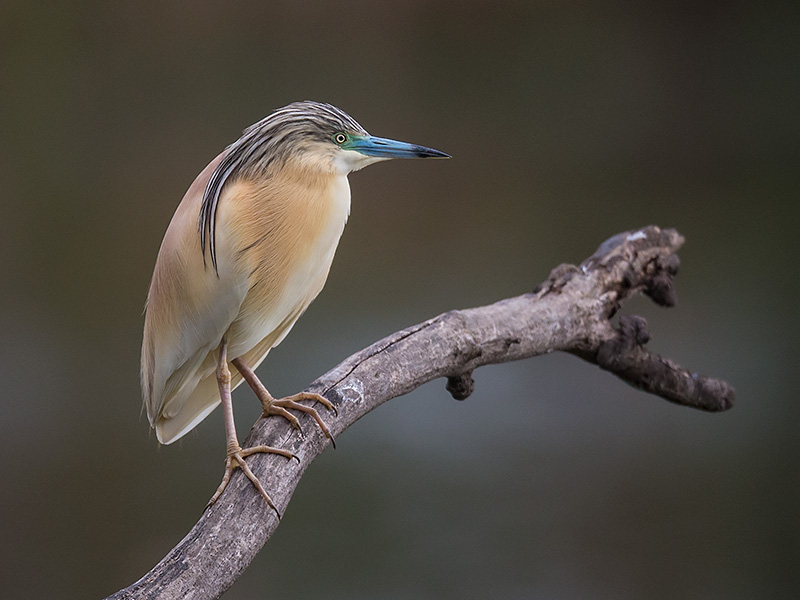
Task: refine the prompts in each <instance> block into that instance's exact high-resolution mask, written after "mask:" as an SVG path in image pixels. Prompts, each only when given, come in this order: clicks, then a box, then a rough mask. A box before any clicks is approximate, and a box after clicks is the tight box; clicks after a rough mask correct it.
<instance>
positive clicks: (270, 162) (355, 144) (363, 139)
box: [231, 101, 449, 175]
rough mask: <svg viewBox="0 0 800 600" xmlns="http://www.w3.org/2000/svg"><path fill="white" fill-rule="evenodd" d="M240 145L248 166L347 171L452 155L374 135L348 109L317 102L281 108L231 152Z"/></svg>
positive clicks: (232, 148)
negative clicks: (397, 160)
mask: <svg viewBox="0 0 800 600" xmlns="http://www.w3.org/2000/svg"><path fill="white" fill-rule="evenodd" d="M237 147H238V149H239V150H240V151H241V152H242V154H241V155H240V159H241V160H242V163H240V165H241V166H242V167H245V168H247V167H251V168H255V169H265V170H266V169H270V168H281V167H282V166H284V165H285V164H287V163H290V162H291V163H295V164H296V165H297V166H300V165H302V166H303V167H305V168H309V169H312V170H321V171H326V172H336V173H339V174H343V175H345V174H347V173H349V172H351V171H357V170H358V169H361V168H363V167H365V166H367V165H369V164H372V163H374V162H378V161H380V160H387V159H390V158H449V156H448V155H447V154H445V153H444V152H439V151H438V150H433V149H432V148H426V147H424V146H418V145H416V144H409V143H406V142H399V141H396V140H389V139H385V138H379V137H375V136H372V135H370V134H369V133H367V131H366V130H365V129H364V128H363V127H361V125H359V124H358V123H357V122H356V121H355V119H353V118H352V117H351V116H350V115H348V114H347V113H345V112H344V111H342V110H340V109H338V108H336V107H335V106H331V105H330V104H323V103H320V102H312V101H304V102H295V103H293V104H289V105H288V106H285V107H283V108H280V109H278V110H276V111H275V112H274V113H272V114H271V115H269V116H268V117H266V118H265V119H263V120H261V121H259V122H258V123H256V124H255V125H253V126H252V127H250V128H248V129H247V130H245V132H244V135H243V136H242V137H241V138H240V139H239V140H238V141H237V142H235V143H234V144H233V145H232V146H231V151H232V152H236V151H237ZM244 163H247V164H246V165H245V164H244ZM248 170H249V169H248Z"/></svg>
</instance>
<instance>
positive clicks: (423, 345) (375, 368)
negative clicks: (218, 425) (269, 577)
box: [109, 226, 734, 599]
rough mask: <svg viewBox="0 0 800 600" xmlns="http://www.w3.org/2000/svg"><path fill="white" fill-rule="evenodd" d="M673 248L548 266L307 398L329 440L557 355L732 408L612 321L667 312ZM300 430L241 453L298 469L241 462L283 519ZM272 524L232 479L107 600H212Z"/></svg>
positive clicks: (640, 322) (389, 342)
mask: <svg viewBox="0 0 800 600" xmlns="http://www.w3.org/2000/svg"><path fill="white" fill-rule="evenodd" d="M682 244H683V238H682V237H681V236H680V235H679V234H678V232H677V231H675V230H672V229H665V230H661V229H659V228H658V227H654V226H651V227H646V228H644V229H641V230H639V231H633V232H625V233H621V234H619V235H616V236H614V237H613V238H611V239H609V240H607V241H606V242H604V243H603V244H602V245H601V246H600V247H599V248H598V250H597V252H596V253H595V254H594V255H592V256H591V257H589V258H588V259H587V260H586V261H584V262H583V263H582V264H581V265H580V266H573V265H560V266H559V267H556V268H555V269H554V270H553V271H552V273H551V274H550V276H549V277H548V279H547V280H546V281H545V282H544V283H542V284H541V285H539V286H538V287H537V288H536V289H535V290H534V291H533V292H531V293H528V294H524V295H522V296H517V297H515V298H508V299H506V300H501V301H500V302H497V303H495V304H492V305H490V306H483V307H480V308H472V309H467V310H454V311H450V312H448V313H445V314H443V315H440V316H438V317H434V318H433V319H430V320H428V321H425V322H424V323H420V324H418V325H414V326H413V327H409V328H407V329H404V330H402V331H398V332H397V333H395V334H392V335H390V336H388V337H386V338H384V339H382V340H380V341H378V342H376V343H374V344H372V345H371V346H369V347H368V348H365V349H364V350H362V351H361V352H358V353H356V354H354V355H353V356H351V357H350V358H348V359H346V360H345V361H344V362H342V363H341V364H340V365H338V366H337V367H336V368H334V369H333V370H331V371H330V372H328V373H326V374H325V375H323V376H322V377H320V378H319V379H317V380H316V381H315V382H314V383H312V384H311V385H310V386H309V387H308V388H307V391H310V392H319V393H321V394H323V395H324V396H325V397H327V398H328V399H329V400H331V402H333V403H334V404H335V405H336V407H337V409H338V416H337V417H335V418H334V417H333V416H331V415H327V416H326V420H327V421H328V422H329V423H330V428H331V431H332V432H333V434H334V435H336V434H338V433H341V432H342V431H344V430H345V429H346V428H347V427H349V426H350V425H352V424H353V423H354V422H355V421H356V420H358V419H359V418H360V417H362V416H363V415H365V414H366V413H368V412H369V411H371V410H373V409H374V408H376V407H378V406H379V405H381V404H383V403H384V402H386V401H387V400H390V399H392V398H395V397H397V396H401V395H403V394H406V393H408V392H410V391H412V390H413V389H415V388H417V387H419V386H420V385H422V384H424V383H427V382H428V381H431V380H433V379H437V378H439V377H443V378H446V379H447V390H448V391H449V392H450V393H451V394H452V395H453V397H454V398H456V399H458V400H463V399H464V398H466V397H467V396H469V394H470V393H471V392H472V389H473V380H472V375H471V374H472V371H473V370H475V369H476V368H478V367H480V366H482V365H486V364H493V363H501V362H506V361H511V360H520V359H523V358H530V357H533V356H539V355H541V354H547V353H550V352H554V351H563V352H570V353H572V354H575V355H577V356H580V357H581V358H583V359H584V360H587V361H589V362H592V363H595V364H597V365H599V366H600V367H601V368H602V369H605V370H606V371H610V372H611V373H613V374H615V375H616V376H618V377H620V378H622V379H623V380H625V381H626V382H628V383H630V384H631V385H633V386H635V387H637V388H639V389H641V390H643V391H646V392H650V393H652V394H657V395H659V396H661V397H663V398H665V399H667V400H669V401H670V402H674V403H677V404H682V405H685V406H690V407H692V408H698V409H701V410H707V411H721V410H726V409H728V408H730V407H731V406H732V405H733V400H734V391H733V388H732V387H731V386H730V385H728V384H727V383H726V382H724V381H720V380H717V379H712V378H708V377H703V376H700V375H697V374H696V373H693V372H690V371H688V370H686V369H684V368H683V367H680V366H679V365H677V364H675V363H674V362H673V361H671V360H669V359H666V358H662V357H660V356H657V355H655V354H652V353H650V352H649V351H648V350H647V349H646V348H645V344H646V342H647V341H648V339H649V335H648V333H647V331H646V328H645V325H646V324H645V322H644V319H642V318H641V317H629V316H621V317H620V319H619V324H618V326H616V327H615V326H614V325H613V324H612V322H611V319H612V317H613V316H614V315H615V314H616V313H617V311H618V310H619V309H620V307H621V306H622V304H623V303H624V301H625V300H626V299H627V298H629V297H630V296H632V295H634V294H640V293H641V294H645V295H647V296H649V297H650V298H651V299H652V300H653V301H654V302H656V303H658V304H661V305H664V306H672V305H673V304H674V303H675V292H674V288H673V281H672V280H673V276H674V275H675V273H676V272H677V270H678V266H679V260H678V256H677V254H676V252H677V251H678V249H679V248H680V247H681V245H682ZM303 418H304V419H307V417H303ZM304 422H305V421H304ZM305 431H307V432H308V434H309V435H308V436H307V437H300V436H297V435H292V434H291V432H290V431H289V427H288V425H287V423H286V422H285V421H284V420H283V419H268V420H264V419H260V420H259V421H257V422H256V424H255V426H254V427H253V429H252V431H251V432H250V435H249V436H248V438H247V439H246V440H245V444H244V445H245V447H247V446H253V445H259V444H268V445H273V446H280V447H285V448H288V449H289V450H291V451H292V452H294V453H295V454H297V455H298V457H299V464H298V462H296V461H292V460H286V459H285V458H282V457H278V456H274V455H266V454H257V455H253V456H252V457H251V458H250V459H249V460H248V462H249V464H250V465H251V468H252V469H253V471H254V473H255V474H256V475H257V476H258V477H259V478H260V480H261V481H262V483H263V484H264V486H265V487H266V489H267V490H268V492H269V494H270V496H271V498H272V500H273V502H274V503H275V505H276V507H277V508H278V510H280V511H281V512H283V510H284V509H285V507H286V505H287V504H288V502H289V499H290V498H291V495H292V493H293V492H294V489H295V487H296V485H297V483H298V481H299V480H300V477H301V476H302V475H303V472H304V471H305V469H306V467H308V465H309V464H310V463H311V461H313V460H314V458H315V457H316V456H317V455H318V454H320V453H321V452H322V450H323V449H324V448H325V446H326V445H327V444H328V440H327V439H326V438H325V437H324V436H323V435H322V434H321V433H320V432H319V430H318V428H316V427H313V426H312V425H311V424H310V422H308V423H306V427H305ZM278 523H279V521H278V518H277V516H276V514H275V512H274V511H273V510H271V509H270V508H269V506H268V505H267V503H266V502H264V499H263V498H262V497H261V496H260V495H259V494H258V492H257V491H256V490H255V488H254V487H253V486H252V484H251V483H250V482H249V481H248V480H247V479H246V478H245V477H244V476H243V475H242V474H241V473H237V474H234V477H233V478H232V481H231V483H230V485H229V486H228V488H227V489H226V490H225V492H224V494H223V495H222V496H221V497H220V499H219V500H218V501H217V502H216V504H214V505H213V506H211V507H210V508H209V509H208V510H206V512H205V513H204V514H203V515H202V516H201V517H200V520H199V521H198V522H197V524H196V525H195V526H194V527H193V528H192V530H191V531H190V532H189V533H188V535H187V536H186V537H185V538H184V539H183V540H181V542H180V543H179V544H178V545H177V546H175V548H173V549H172V550H171V551H170V552H169V554H167V556H165V557H164V558H163V559H162V560H161V562H159V563H158V564H157V565H156V566H155V567H154V568H153V569H152V570H151V571H150V572H149V573H147V574H146V575H145V576H144V577H142V579H140V580H139V581H137V582H136V583H134V584H133V585H131V586H130V587H128V588H126V589H124V590H121V591H119V592H117V593H116V594H114V595H112V596H109V598H153V599H155V598H158V599H178V598H180V599H200V598H216V597H218V596H220V595H221V594H222V593H223V592H224V591H225V590H226V589H228V588H229V587H230V586H231V585H232V584H233V582H234V581H235V580H236V579H237V577H238V576H239V575H240V574H241V573H242V571H244V569H245V568H247V566H248V565H249V564H250V562H251V561H252V560H253V558H254V557H255V555H256V554H257V553H258V551H259V550H260V549H261V547H262V546H263V545H264V543H266V541H267V540H268V539H269V538H270V536H271V535H272V533H273V532H274V531H275V529H276V528H277V526H278Z"/></svg>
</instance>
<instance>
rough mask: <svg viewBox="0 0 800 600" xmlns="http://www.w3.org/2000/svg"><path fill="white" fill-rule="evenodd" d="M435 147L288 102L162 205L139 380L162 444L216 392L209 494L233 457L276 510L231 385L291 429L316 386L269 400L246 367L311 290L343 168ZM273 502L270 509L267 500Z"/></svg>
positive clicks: (339, 216) (342, 187) (323, 107)
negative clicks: (220, 456) (219, 430)
mask: <svg viewBox="0 0 800 600" xmlns="http://www.w3.org/2000/svg"><path fill="white" fill-rule="evenodd" d="M446 157H448V155H447V154H445V153H443V152H439V151H438V150H433V149H431V148H425V147H423V146H417V145H414V144H408V143H405V142H398V141H395V140H388V139H384V138H379V137H373V136H371V135H369V134H368V133H367V132H366V131H365V130H364V128H363V127H361V125H359V124H358V123H357V122H356V121H355V120H353V119H352V118H351V117H350V116H348V115H347V114H346V113H344V112H343V111H341V110H339V109H338V108H336V107H334V106H331V105H329V104H321V103H318V102H310V101H306V102H296V103H294V104H290V105H288V106H286V107H284V108H281V109H279V110H277V111H275V112H274V113H272V114H271V115H269V116H268V117H266V118H265V119H263V120H261V121H259V122H258V123H256V124H255V125H253V126H251V127H249V128H248V129H246V130H245V131H244V134H243V135H242V137H240V138H239V139H238V140H237V141H235V142H234V143H233V144H231V145H230V146H228V148H226V149H225V150H224V151H223V152H222V153H221V154H220V155H219V156H217V157H216V158H215V159H214V160H212V161H211V163H210V164H209V165H208V166H207V167H206V168H205V169H203V171H202V173H200V175H198V176H197V178H196V179H195V180H194V182H193V183H192V185H191V186H190V187H189V190H188V191H187V192H186V195H185V196H184V197H183V200H182V201H181V203H180V205H179V206H178V208H177V210H176V211H175V215H174V216H173V217H172V221H171V222H170V224H169V227H168V229H167V233H166V234H165V236H164V240H163V242H162V243H161V249H160V250H159V253H158V258H157V260H156V266H155V271H154V273H153V279H152V282H151V284H150V291H149V293H148V295H147V305H146V311H145V323H144V340H143V342H142V367H141V383H142V395H143V398H144V406H145V408H146V409H147V416H148V418H149V420H150V425H151V426H152V427H153V428H155V430H156V436H157V437H158V441H159V442H161V443H162V444H171V443H172V442H174V441H175V440H177V439H179V438H180V437H182V436H183V435H185V434H186V433H187V432H188V431H190V430H191V429H192V428H193V427H195V426H196V425H197V424H198V423H199V422H200V421H202V420H203V419H204V418H205V417H206V416H208V414H209V413H210V412H211V411H213V410H214V408H216V406H217V405H218V404H220V403H222V408H223V411H224V421H225V435H226V440H227V457H226V461H225V474H224V476H223V479H222V483H221V484H220V486H219V488H218V489H217V491H216V492H215V494H214V496H213V497H212V498H211V500H210V502H209V505H211V504H213V503H214V502H215V501H216V500H217V498H219V496H220V494H221V493H222V491H223V490H224V489H225V486H226V485H227V483H228V481H229V480H230V477H231V473H232V472H233V470H234V469H236V468H240V469H241V470H242V471H243V472H244V473H245V475H246V476H247V477H248V478H249V479H250V480H251V481H252V482H253V484H254V485H255V487H256V488H257V489H258V491H259V493H260V494H261V495H262V496H263V497H264V499H265V500H266V501H267V503H268V504H269V505H270V506H271V507H272V508H273V509H275V506H274V505H273V503H272V501H271V500H270V498H269V496H268V495H267V493H266V491H265V490H264V487H263V486H262V485H261V483H260V482H259V480H258V478H257V477H256V476H255V475H254V474H253V472H252V471H251V470H250V468H249V467H248V465H247V463H246V462H245V458H246V457H247V456H249V455H251V454H254V453H257V452H267V453H274V454H281V455H283V456H286V457H288V458H292V457H293V455H292V453H291V452H289V451H287V450H282V449H279V448H272V447H270V446H256V447H252V448H244V449H243V448H242V447H241V446H240V445H239V440H238V438H237V435H236V428H235V423H234V419H233V406H232V403H231V391H232V390H233V389H234V388H236V387H237V386H238V385H239V384H240V383H241V382H242V381H246V382H247V383H248V385H249V386H250V387H251V388H252V390H253V391H254V392H255V394H256V396H257V397H258V398H259V400H260V401H261V404H262V406H263V416H264V417H269V416H271V415H278V416H281V417H283V418H285V419H287V420H288V421H289V422H290V423H291V424H292V425H293V426H294V427H296V428H298V429H299V422H298V419H297V417H296V416H295V415H293V414H292V413H290V412H289V410H287V409H290V410H296V411H301V412H304V413H308V414H309V415H310V416H311V417H313V418H314V420H315V421H316V423H317V424H318V426H319V427H320V428H321V430H322V431H323V432H324V433H325V435H326V436H328V437H329V438H330V439H331V440H332V439H333V438H332V437H331V434H330V431H329V429H328V427H327V426H326V425H325V423H324V421H323V420H322V418H321V417H320V415H319V414H318V413H317V411H316V410H315V409H314V408H313V407H312V406H307V405H304V404H300V402H299V401H302V400H312V401H316V402H319V403H320V404H322V405H323V406H325V407H326V408H327V409H329V410H330V409H333V406H332V404H331V403H330V402H329V401H328V400H327V399H326V398H324V397H323V396H321V395H319V394H309V393H299V394H295V395H293V396H288V397H286V398H281V399H275V398H273V397H272V396H271V395H270V393H269V392H268V391H267V388H266V387H264V385H263V384H262V383H261V381H259V379H258V377H256V374H255V373H254V371H253V370H254V369H255V368H256V367H258V365H259V364H260V363H261V361H263V360H264V358H265V357H266V356H267V354H268V353H269V351H270V350H271V349H272V348H274V347H275V346H277V345H278V344H279V343H280V342H281V341H282V340H283V338H284V337H286V334H288V333H289V331H290V330H291V328H292V326H293V325H294V324H295V322H296V321H297V319H298V318H299V317H300V315H302V314H303V312H304V311H305V310H306V308H308V305H309V304H310V303H311V301H312V300H314V298H315V297H316V296H317V294H319V292H320V291H321V290H322V287H323V285H324V284H325V280H326V279H327V276H328V271H329V270H330V266H331V262H332V261H333V255H334V252H335V250H336V246H337V245H338V243H339V238H340V236H341V235H342V231H343V230H344V226H345V223H346V222H347V217H348V215H349V213H350V186H349V184H348V181H347V175H348V173H350V172H351V171H357V170H358V169H361V168H363V167H366V166H367V165H369V164H372V163H374V162H378V161H381V160H387V159H390V158H446ZM275 510H276V512H277V509H275Z"/></svg>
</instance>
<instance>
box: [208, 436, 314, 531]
mask: <svg viewBox="0 0 800 600" xmlns="http://www.w3.org/2000/svg"><path fill="white" fill-rule="evenodd" d="M257 452H265V453H268V454H280V455H281V456H285V457H286V458H294V459H296V460H297V461H298V462H300V461H299V459H298V458H297V456H295V455H294V454H292V453H291V452H289V451H288V450H282V449H280V448H273V447H272V446H253V447H252V448H245V449H242V448H241V447H240V446H239V445H238V444H237V445H236V446H235V447H234V448H233V449H232V450H229V451H228V456H227V458H226V459H225V474H224V475H223V476H222V483H220V484H219V487H218V488H217V491H216V492H214V495H213V496H212V497H211V500H209V501H208V504H207V505H206V508H208V507H209V506H211V505H212V504H214V502H216V501H217V498H219V497H220V495H221V494H222V492H223V491H225V488H226V487H228V482H229V481H230V480H231V475H232V474H233V470H234V469H241V470H242V472H243V473H244V474H245V475H247V478H248V479H249V480H250V481H251V482H252V483H253V485H254V486H256V489H257V490H258V493H259V494H261V496H262V497H263V498H264V500H266V501H267V504H268V505H269V507H270V508H271V509H272V510H274V511H275V514H277V515H278V518H279V519H280V518H281V513H280V511H279V510H278V509H277V508H276V507H275V505H274V504H273V503H272V500H271V499H270V497H269V494H267V491H266V490H265V489H264V486H263V485H261V482H260V481H259V480H258V477H256V476H255V474H254V473H253V471H252V470H250V467H249V465H248V464H247V463H246V462H245V460H244V459H245V458H246V457H248V456H250V455H251V454H256V453H257Z"/></svg>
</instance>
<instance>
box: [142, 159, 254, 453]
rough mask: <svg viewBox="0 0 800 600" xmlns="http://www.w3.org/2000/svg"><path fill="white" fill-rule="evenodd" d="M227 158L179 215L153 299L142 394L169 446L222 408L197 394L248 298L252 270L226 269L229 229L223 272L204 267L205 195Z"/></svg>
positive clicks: (204, 176) (198, 183)
mask: <svg viewBox="0 0 800 600" xmlns="http://www.w3.org/2000/svg"><path fill="white" fill-rule="evenodd" d="M222 157H223V154H221V155H220V156H218V157H217V158H216V159H215V160H213V161H212V162H211V163H210V164H209V165H208V166H207V167H206V168H205V169H204V170H203V172H202V173H200V175H199V176H198V177H197V179H195V181H194V183H192V185H191V186H190V188H189V190H188V191H187V192H186V195H185V196H184V198H183V200H182V201H181V204H180V206H179V207H178V209H177V211H176V212H175V215H174V216H173V218H172V221H171V223H170V225H169V228H168V229H167V233H166V235H165V236H164V241H163V242H162V244H161V250H160V251H159V254H158V259H157V260H156V267H155V271H154V273H153V280H152V282H151V284H150V292H149V294H148V298H147V308H146V312H145V327H144V340H143V343H142V370H141V380H142V394H143V398H144V405H145V408H146V409H147V416H148V418H149V420H150V424H151V425H152V426H153V427H155V428H156V432H157V435H158V438H159V441H161V442H162V443H165V444H167V443H170V442H172V441H174V440H176V439H177V438H179V437H180V436H181V435H183V434H184V433H186V432H187V431H189V430H190V429H191V428H192V427H194V426H195V425H196V424H197V423H199V422H200V421H201V420H202V419H203V417H205V416H206V415H207V414H208V413H209V412H211V410H213V409H214V407H215V406H216V405H217V404H218V403H219V396H218V395H217V394H211V395H209V394H194V391H195V388H196V387H197V385H198V384H199V383H200V381H201V380H203V379H204V378H206V376H207V375H208V374H209V373H211V374H213V372H214V368H215V363H216V350H217V348H218V347H219V344H220V341H221V339H222V336H223V335H224V334H225V332H226V331H227V329H228V327H229V326H230V324H231V323H232V322H233V321H234V320H235V318H236V315H237V314H238V312H239V308H240V306H241V304H242V301H243V299H244V297H245V295H246V293H247V276H246V273H245V274H240V273H238V272H236V270H235V269H233V268H230V267H231V265H230V264H227V265H226V264H224V262H225V259H226V258H227V257H226V252H225V239H224V232H220V234H222V235H220V240H219V243H218V245H219V246H220V252H219V254H220V261H223V262H221V263H220V269H219V274H217V273H215V272H214V269H213V268H212V267H211V265H210V264H209V265H206V264H205V261H204V256H203V253H202V251H201V249H200V239H199V234H198V215H199V213H200V205H201V202H202V198H203V192H204V190H205V187H206V185H207V183H208V180H209V178H210V177H211V174H212V173H213V171H214V169H215V167H216V166H217V164H219V162H220V160H221V159H222ZM195 398H196V399H197V400H195ZM187 401H188V402H187Z"/></svg>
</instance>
